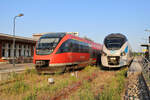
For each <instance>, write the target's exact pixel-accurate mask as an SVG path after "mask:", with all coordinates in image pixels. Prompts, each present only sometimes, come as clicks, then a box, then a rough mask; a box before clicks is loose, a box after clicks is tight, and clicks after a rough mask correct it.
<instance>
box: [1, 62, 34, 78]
mask: <svg viewBox="0 0 150 100" xmlns="http://www.w3.org/2000/svg"><path fill="white" fill-rule="evenodd" d="M33 68H34V64H33V63H24V64H15V67H13V64H0V81H2V80H7V78H8V76H9V74H10V73H12V72H15V73H19V72H22V71H25V70H26V69H33Z"/></svg>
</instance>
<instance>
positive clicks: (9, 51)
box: [8, 49, 11, 57]
mask: <svg viewBox="0 0 150 100" xmlns="http://www.w3.org/2000/svg"><path fill="white" fill-rule="evenodd" d="M10 53H11V50H10V49H8V57H10V56H11V55H10Z"/></svg>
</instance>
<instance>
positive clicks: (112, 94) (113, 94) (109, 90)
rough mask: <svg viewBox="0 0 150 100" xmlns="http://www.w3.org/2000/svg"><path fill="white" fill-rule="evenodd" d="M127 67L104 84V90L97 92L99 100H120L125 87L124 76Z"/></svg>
mask: <svg viewBox="0 0 150 100" xmlns="http://www.w3.org/2000/svg"><path fill="white" fill-rule="evenodd" d="M126 73H127V69H123V70H121V71H119V72H118V73H116V77H114V78H113V79H112V82H111V83H110V85H109V86H105V88H104V91H103V92H102V93H101V94H99V95H98V96H99V100H121V93H122V92H123V90H124V87H125V77H126Z"/></svg>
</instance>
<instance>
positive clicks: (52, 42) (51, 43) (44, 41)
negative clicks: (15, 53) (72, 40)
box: [36, 38, 60, 49]
mask: <svg viewBox="0 0 150 100" xmlns="http://www.w3.org/2000/svg"><path fill="white" fill-rule="evenodd" d="M59 40H60V38H41V39H40V40H39V42H38V44H37V47H36V48H37V49H54V48H55V47H56V45H57V44H58V42H59Z"/></svg>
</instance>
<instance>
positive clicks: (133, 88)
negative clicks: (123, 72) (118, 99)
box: [124, 57, 150, 100]
mask: <svg viewBox="0 0 150 100" xmlns="http://www.w3.org/2000/svg"><path fill="white" fill-rule="evenodd" d="M144 61H145V60H144ZM133 63H134V66H136V67H137V66H139V67H141V68H142V69H141V70H140V71H139V68H137V69H138V70H135V69H134V70H130V72H129V75H128V78H129V79H128V87H127V90H126V96H125V98H124V100H132V99H137V100H150V95H149V92H150V91H149V87H148V82H147V79H146V77H145V75H146V73H145V69H144V68H147V67H146V66H147V64H146V63H143V60H142V58H140V57H138V58H136V60H135V61H134V62H133ZM147 71H148V70H147ZM146 76H147V75H146Z"/></svg>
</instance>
